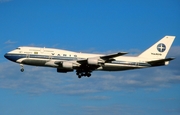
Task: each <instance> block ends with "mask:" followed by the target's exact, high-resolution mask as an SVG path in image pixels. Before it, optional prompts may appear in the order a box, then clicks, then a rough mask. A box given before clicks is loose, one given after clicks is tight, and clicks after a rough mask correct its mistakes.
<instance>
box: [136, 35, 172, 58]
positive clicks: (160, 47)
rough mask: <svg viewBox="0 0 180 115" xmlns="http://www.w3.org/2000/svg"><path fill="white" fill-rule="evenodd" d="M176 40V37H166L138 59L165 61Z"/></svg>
mask: <svg viewBox="0 0 180 115" xmlns="http://www.w3.org/2000/svg"><path fill="white" fill-rule="evenodd" d="M174 39H175V36H165V37H164V38H162V39H161V40H159V41H158V42H156V43H155V44H154V45H152V46H151V47H150V48H148V49H147V50H145V51H144V52H143V53H141V54H140V55H139V56H138V57H144V58H156V59H164V58H165V57H166V55H167V53H168V52H169V49H170V47H171V45H172V43H173V41H174Z"/></svg>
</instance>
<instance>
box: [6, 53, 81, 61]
mask: <svg viewBox="0 0 180 115" xmlns="http://www.w3.org/2000/svg"><path fill="white" fill-rule="evenodd" d="M5 57H6V58H7V59H9V60H11V61H16V60H18V59H21V58H26V57H28V58H38V59H54V60H69V61H70V60H77V58H76V57H64V56H48V55H35V54H29V55H28V56H27V55H26V54H10V53H7V54H5Z"/></svg>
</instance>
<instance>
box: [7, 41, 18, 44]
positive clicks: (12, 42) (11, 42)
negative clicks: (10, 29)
mask: <svg viewBox="0 0 180 115" xmlns="http://www.w3.org/2000/svg"><path fill="white" fill-rule="evenodd" d="M15 43H17V42H15V41H11V40H8V41H6V42H5V44H15Z"/></svg>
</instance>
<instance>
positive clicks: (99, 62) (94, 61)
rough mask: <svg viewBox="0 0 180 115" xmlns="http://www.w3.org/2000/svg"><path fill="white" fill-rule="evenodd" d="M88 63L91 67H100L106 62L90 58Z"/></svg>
mask: <svg viewBox="0 0 180 115" xmlns="http://www.w3.org/2000/svg"><path fill="white" fill-rule="evenodd" d="M87 63H88V64H90V65H99V64H102V63H104V61H103V60H101V59H97V58H95V59H93V58H89V59H88V60H87Z"/></svg>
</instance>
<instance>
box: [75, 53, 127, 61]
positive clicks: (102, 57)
mask: <svg viewBox="0 0 180 115" xmlns="http://www.w3.org/2000/svg"><path fill="white" fill-rule="evenodd" d="M125 54H127V52H118V53H114V54H109V55H104V56H100V57H92V58H87V59H80V60H77V62H78V63H80V64H86V63H88V59H94V60H95V59H97V60H99V61H100V60H101V61H102V60H104V61H108V60H112V59H113V58H115V57H118V56H122V55H125Z"/></svg>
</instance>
